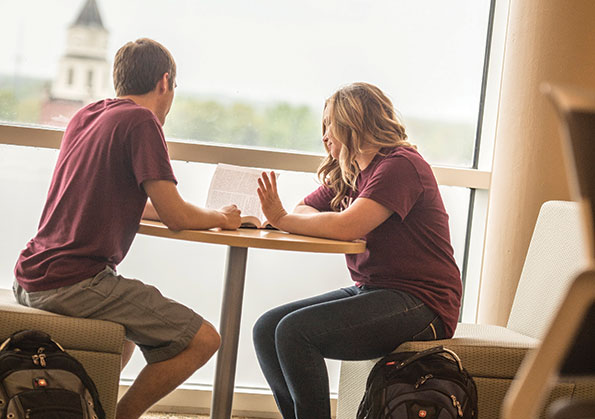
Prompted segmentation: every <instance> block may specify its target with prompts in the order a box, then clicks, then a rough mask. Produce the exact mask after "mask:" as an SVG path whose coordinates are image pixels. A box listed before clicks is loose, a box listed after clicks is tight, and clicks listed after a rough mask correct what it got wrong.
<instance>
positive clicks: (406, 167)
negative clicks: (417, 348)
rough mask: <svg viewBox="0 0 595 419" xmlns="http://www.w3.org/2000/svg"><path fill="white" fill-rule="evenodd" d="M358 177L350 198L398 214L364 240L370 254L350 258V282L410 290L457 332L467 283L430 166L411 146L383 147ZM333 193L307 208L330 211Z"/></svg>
mask: <svg viewBox="0 0 595 419" xmlns="http://www.w3.org/2000/svg"><path fill="white" fill-rule="evenodd" d="M381 151H382V153H383V154H386V155H384V156H383V155H381V154H377V155H376V156H375V157H374V159H373V160H372V162H371V163H370V165H368V167H366V168H365V169H364V170H363V171H362V172H361V173H360V175H359V177H358V178H357V182H356V188H357V190H356V191H354V192H353V193H352V195H351V200H355V199H356V198H358V197H359V198H367V199H372V200H374V201H376V202H378V203H379V204H381V205H383V206H384V207H386V208H388V209H390V210H391V211H393V214H392V215H391V216H390V217H389V218H388V219H387V220H386V221H384V222H383V223H382V224H380V225H379V226H378V227H376V228H375V229H374V230H372V231H371V232H369V233H368V234H367V235H366V236H365V237H362V238H363V239H364V240H366V251H365V252H364V253H360V254H355V255H346V259H347V267H348V268H349V271H350V273H351V278H352V279H353V280H354V281H355V282H356V283H357V284H358V285H359V284H363V285H370V286H375V287H381V288H394V289H399V290H402V291H405V292H408V293H410V294H412V295H414V296H416V297H417V298H419V299H420V300H422V301H423V302H424V303H425V304H426V305H427V306H429V307H430V308H431V309H432V310H433V311H434V312H435V313H436V314H437V315H439V316H440V318H441V319H442V321H443V323H444V326H445V332H446V334H447V335H448V336H449V337H450V336H452V334H453V333H454V330H455V328H456V324H457V320H458V317H459V308H460V305H461V292H462V283H461V275H460V272H459V269H458V267H457V265H456V263H455V259H454V256H453V249H452V246H451V244H450V232H449V227H448V215H447V214H446V211H445V209H444V204H443V202H442V197H441V196H440V191H439V189H438V185H437V183H436V179H435V178H434V174H433V173H432V169H431V167H430V165H429V164H428V163H427V162H426V161H425V160H424V159H423V158H422V157H421V156H420V155H419V154H418V153H417V151H415V150H414V149H411V148H406V147H397V148H394V149H390V148H389V149H383V150H381ZM333 196H334V193H333V192H332V191H331V190H330V189H329V188H327V187H326V186H321V187H319V188H318V189H317V190H316V191H314V192H313V193H311V194H310V195H308V196H307V197H306V198H305V200H304V202H305V204H306V205H309V206H311V207H314V208H316V209H317V210H319V211H331V208H330V201H331V199H332V198H333Z"/></svg>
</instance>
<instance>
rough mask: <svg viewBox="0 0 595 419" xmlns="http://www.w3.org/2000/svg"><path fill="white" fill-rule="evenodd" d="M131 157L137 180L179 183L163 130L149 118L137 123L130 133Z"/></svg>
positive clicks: (140, 183) (140, 182)
mask: <svg viewBox="0 0 595 419" xmlns="http://www.w3.org/2000/svg"><path fill="white" fill-rule="evenodd" d="M130 159H131V163H132V170H133V172H134V177H135V178H136V182H137V184H138V185H139V187H141V185H142V183H143V182H144V181H145V180H170V181H172V182H174V183H176V184H177V183H178V181H177V179H176V177H175V175H174V171H173V169H172V167H171V163H170V161H169V154H168V152H167V144H166V142H165V136H164V135H163V130H162V129H161V126H159V124H158V123H157V121H155V120H152V119H149V120H146V121H143V122H141V123H140V124H138V125H136V126H135V127H134V128H133V129H132V131H131V133H130Z"/></svg>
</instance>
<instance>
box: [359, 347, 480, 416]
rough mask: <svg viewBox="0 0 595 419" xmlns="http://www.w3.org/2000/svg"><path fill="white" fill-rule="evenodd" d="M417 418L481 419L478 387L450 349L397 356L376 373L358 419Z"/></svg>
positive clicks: (388, 358) (383, 361) (374, 370)
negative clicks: (478, 416)
mask: <svg viewBox="0 0 595 419" xmlns="http://www.w3.org/2000/svg"><path fill="white" fill-rule="evenodd" d="M445 355H447V356H445ZM413 418H415V419H419V418H425V419H455V418H464V419H476V418H477V388H476V386H475V382H474V381H473V378H471V376H470V375H469V373H468V372H467V371H466V370H465V369H464V368H463V365H462V364H461V360H460V359H459V357H458V356H457V355H456V354H455V353H454V352H453V351H451V350H450V349H447V348H444V347H442V346H436V347H434V348H430V349H427V350H425V351H422V352H395V353H391V354H390V355H387V356H385V357H384V358H382V359H381V360H380V361H378V362H377V363H376V365H374V368H372V371H371V372H370V375H369V377H368V381H367V383H366V392H365V394H364V397H363V399H362V401H361V403H360V405H359V409H358V411H357V419H413Z"/></svg>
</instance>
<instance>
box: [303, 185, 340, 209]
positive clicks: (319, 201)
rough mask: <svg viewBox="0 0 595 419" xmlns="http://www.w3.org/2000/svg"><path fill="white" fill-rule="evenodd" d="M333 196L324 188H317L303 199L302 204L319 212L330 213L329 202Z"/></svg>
mask: <svg viewBox="0 0 595 419" xmlns="http://www.w3.org/2000/svg"><path fill="white" fill-rule="evenodd" d="M334 196H335V195H334V194H333V191H331V190H330V189H329V188H328V187H326V186H324V185H323V186H319V187H318V189H316V190H315V191H314V192H312V193H311V194H310V195H308V196H306V197H305V198H304V204H306V205H308V206H310V207H312V208H315V209H317V210H318V211H320V212H326V211H332V209H331V200H332V199H333V197H334Z"/></svg>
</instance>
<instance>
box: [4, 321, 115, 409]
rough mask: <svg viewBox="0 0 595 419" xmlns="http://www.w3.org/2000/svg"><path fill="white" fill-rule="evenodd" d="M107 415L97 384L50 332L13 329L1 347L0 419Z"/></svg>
mask: <svg viewBox="0 0 595 419" xmlns="http://www.w3.org/2000/svg"><path fill="white" fill-rule="evenodd" d="M5 418H11V419H12V418H14V419H24V418H30V419H35V418H39V419H41V418H43V419H104V418H105V413H104V411H103V408H102V407H101V403H100V402H99V395H98V393H97V389H96V388H95V384H94V383H93V381H92V380H91V378H90V377H89V376H88V375H87V373H86V372H85V369H84V368H83V366H82V365H81V364H80V362H78V361H77V360H76V359H74V358H73V357H72V356H71V355H69V354H67V353H66V352H64V349H62V347H61V346H60V345H59V344H58V343H57V342H55V341H53V340H52V339H51V338H50V336H49V335H48V334H46V333H44V332H40V331H37V330H22V331H20V332H16V333H13V334H12V335H11V336H10V337H9V338H8V339H6V340H5V341H4V343H3V344H2V345H1V346H0V419H5Z"/></svg>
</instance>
